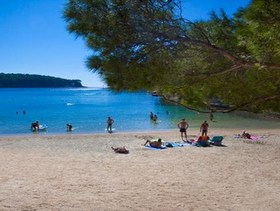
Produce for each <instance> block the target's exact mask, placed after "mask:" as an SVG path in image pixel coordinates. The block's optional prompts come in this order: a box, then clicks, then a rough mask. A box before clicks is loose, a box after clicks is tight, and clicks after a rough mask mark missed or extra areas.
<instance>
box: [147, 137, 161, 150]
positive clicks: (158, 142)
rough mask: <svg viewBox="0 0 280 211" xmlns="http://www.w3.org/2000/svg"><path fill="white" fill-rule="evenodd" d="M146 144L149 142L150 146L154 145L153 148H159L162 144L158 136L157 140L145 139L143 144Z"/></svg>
mask: <svg viewBox="0 0 280 211" xmlns="http://www.w3.org/2000/svg"><path fill="white" fill-rule="evenodd" d="M147 144H149V145H150V146H151V147H155V148H161V147H162V146H161V145H162V142H161V138H159V139H158V140H157V141H150V140H147V141H146V143H145V144H144V146H146V145H147Z"/></svg>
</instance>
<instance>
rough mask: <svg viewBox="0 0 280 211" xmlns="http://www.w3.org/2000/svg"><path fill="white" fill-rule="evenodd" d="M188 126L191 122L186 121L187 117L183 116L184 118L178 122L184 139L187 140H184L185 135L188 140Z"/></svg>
mask: <svg viewBox="0 0 280 211" xmlns="http://www.w3.org/2000/svg"><path fill="white" fill-rule="evenodd" d="M188 127H189V124H188V122H187V121H186V119H185V118H183V119H182V120H181V121H180V122H179V123H178V128H179V129H180V133H181V138H182V141H185V140H184V136H185V138H186V141H187V129H188Z"/></svg>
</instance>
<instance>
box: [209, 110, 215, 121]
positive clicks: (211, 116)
mask: <svg viewBox="0 0 280 211" xmlns="http://www.w3.org/2000/svg"><path fill="white" fill-rule="evenodd" d="M209 118H210V120H211V121H213V118H214V115H213V110H211V111H210V114H209Z"/></svg>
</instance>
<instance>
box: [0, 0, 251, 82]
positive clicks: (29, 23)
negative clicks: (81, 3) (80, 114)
mask: <svg viewBox="0 0 280 211" xmlns="http://www.w3.org/2000/svg"><path fill="white" fill-rule="evenodd" d="M67 2H68V0H0V72H2V73H25V74H40V75H49V76H55V77H61V78H66V79H80V80H82V84H83V85H85V86H90V87H103V86H104V83H103V82H102V80H101V79H100V78H99V76H98V75H97V74H93V73H92V72H90V71H89V70H88V69H87V68H86V66H85V60H86V58H87V56H89V55H90V54H91V53H92V51H91V50H89V49H88V48H87V47H86V45H85V43H84V41H83V40H82V39H81V38H78V39H76V37H75V36H74V34H69V33H68V31H67V29H66V22H65V21H64V20H63V18H62V15H63V8H64V5H65V4H66V3H67ZM250 2H251V0H182V3H183V9H184V14H185V15H186V18H188V19H190V20H195V19H207V18H208V17H209V13H210V11H211V10H215V11H219V9H220V8H223V9H224V10H225V11H226V13H227V14H229V15H231V14H232V13H234V12H235V11H236V10H237V9H238V8H239V7H244V6H247V5H248V4H249V3H250Z"/></svg>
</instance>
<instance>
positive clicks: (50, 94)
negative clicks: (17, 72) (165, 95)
mask: <svg viewBox="0 0 280 211" xmlns="http://www.w3.org/2000/svg"><path fill="white" fill-rule="evenodd" d="M150 112H153V113H154V114H156V115H157V116H158V122H157V123H155V122H153V121H151V120H150V117H149V115H150ZM109 116H110V117H112V118H113V119H114V124H113V128H115V132H126V131H150V130H166V129H175V128H177V124H178V122H179V121H180V120H181V119H182V118H186V119H187V120H188V122H189V124H190V128H197V129H198V131H199V126H200V124H201V123H202V122H203V121H204V120H208V119H209V115H208V114H203V113H198V112H194V111H191V110H188V109H186V108H184V107H182V106H178V105H175V104H171V103H168V102H165V101H164V100H162V99H161V98H160V97H155V96H152V95H150V94H149V93H147V92H134V93H130V92H122V93H115V92H113V91H111V90H109V89H101V88H82V89H62V88H60V89H58V88H57V89H54V88H40V89H34V88H32V89H30V88H20V89H0V135H15V134H30V133H31V130H30V125H31V123H32V122H34V121H39V122H40V124H42V125H47V127H48V129H47V131H46V132H45V133H47V134H60V133H66V124H67V123H70V124H72V125H73V128H74V131H73V132H72V133H80V134H81V133H104V132H106V130H105V128H106V126H107V123H106V121H107V118H108V117H109ZM214 120H215V122H210V121H209V124H210V129H211V127H213V128H214V127H217V128H223V127H224V128H230V127H238V128H242V129H244V128H245V129H247V128H254V127H260V128H262V127H266V128H280V122H279V121H266V120H262V119H259V118H252V117H244V116H240V115H237V114H234V113H233V114H214Z"/></svg>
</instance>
